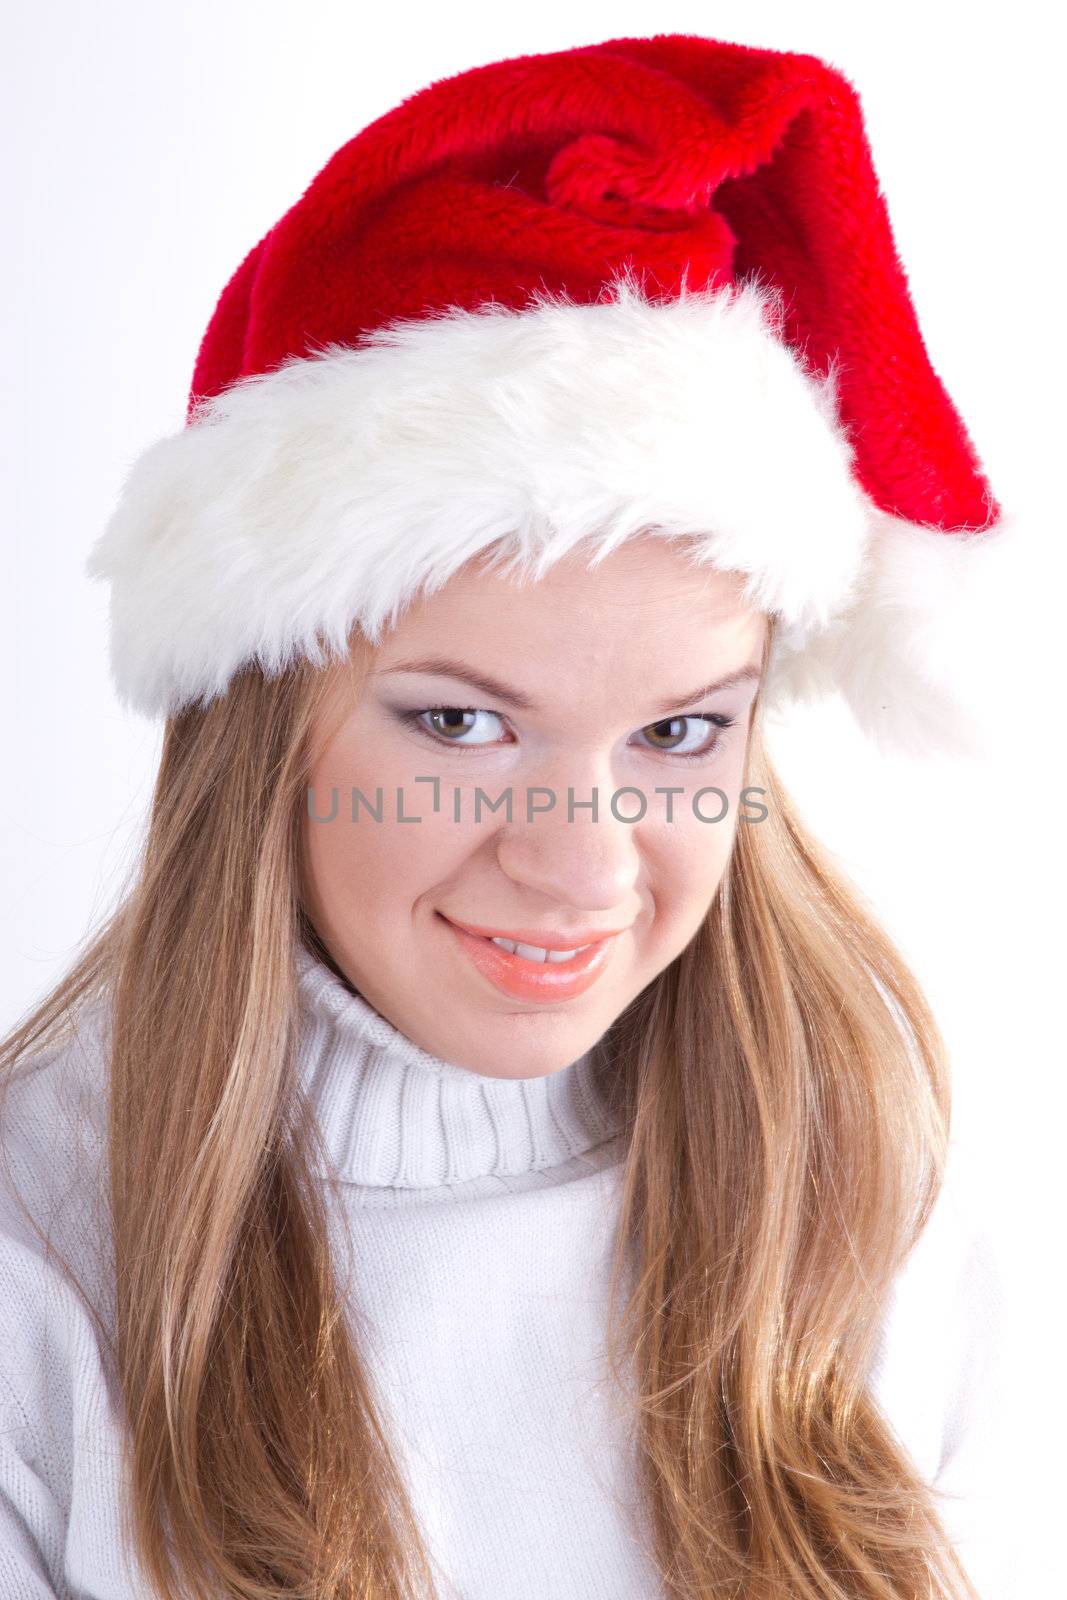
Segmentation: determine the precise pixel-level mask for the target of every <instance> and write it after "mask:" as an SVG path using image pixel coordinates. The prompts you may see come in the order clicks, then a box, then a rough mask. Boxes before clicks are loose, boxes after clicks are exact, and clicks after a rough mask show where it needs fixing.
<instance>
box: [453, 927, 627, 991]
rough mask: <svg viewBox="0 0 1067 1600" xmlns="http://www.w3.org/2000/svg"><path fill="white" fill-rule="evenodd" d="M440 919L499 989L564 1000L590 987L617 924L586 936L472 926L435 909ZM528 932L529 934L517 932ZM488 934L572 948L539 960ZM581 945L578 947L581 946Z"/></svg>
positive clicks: (552, 947)
mask: <svg viewBox="0 0 1067 1600" xmlns="http://www.w3.org/2000/svg"><path fill="white" fill-rule="evenodd" d="M438 915H439V916H441V920H442V921H443V922H445V923H446V924H447V926H448V928H449V929H450V930H451V933H452V936H453V938H454V939H455V941H456V943H457V944H458V946H459V948H460V950H462V951H463V953H464V954H465V955H466V956H467V957H468V959H469V960H470V962H471V963H472V965H473V966H474V967H475V968H476V969H477V970H478V971H479V972H480V973H481V975H482V976H483V977H484V978H487V979H488V980H489V982H490V983H491V984H493V985H494V987H495V988H497V989H499V990H500V991H501V992H502V993H503V994H507V995H511V996H512V998H514V999H516V1000H544V1001H549V1002H551V1001H558V1000H570V999H573V998H574V997H575V996H577V995H580V994H584V993H585V991H586V990H587V989H588V988H590V987H591V986H592V985H593V984H594V983H595V982H596V980H597V979H598V978H599V976H600V974H601V973H602V972H603V970H604V968H605V967H606V966H607V964H608V961H609V959H610V957H611V947H612V941H613V940H614V939H615V938H617V936H618V934H620V933H622V932H624V931H625V930H624V929H622V928H618V929H613V930H609V931H607V932H600V933H597V934H594V936H593V937H592V938H587V937H585V935H583V934H582V933H581V932H580V931H579V932H576V933H568V934H567V935H565V936H562V937H561V936H560V935H558V934H554V935H550V934H537V935H535V934H534V932H533V930H532V929H525V928H524V929H521V930H516V929H510V930H508V931H507V932H505V931H504V930H501V931H500V932H499V933H497V931H496V930H495V929H485V930H483V931H481V932H475V931H472V929H471V927H470V925H469V924H463V925H460V924H457V923H455V922H451V921H449V919H448V918H447V917H445V916H442V915H441V913H438ZM520 935H529V937H520ZM494 938H503V939H508V940H510V941H512V942H514V943H517V944H519V945H525V946H527V947H531V946H533V947H538V948H540V949H542V950H546V951H563V950H574V951H576V952H577V953H576V954H575V955H572V956H570V957H568V958H567V959H566V960H554V961H550V960H548V959H545V960H539V959H537V958H536V957H534V958H531V957H529V956H528V955H525V954H521V953H519V952H518V951H515V952H513V951H510V950H506V949H505V948H504V947H503V945H499V944H494V942H493V939H494ZM583 945H584V946H585V948H584V949H582V948H581V946H583Z"/></svg>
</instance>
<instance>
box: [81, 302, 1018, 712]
mask: <svg viewBox="0 0 1067 1600" xmlns="http://www.w3.org/2000/svg"><path fill="white" fill-rule="evenodd" d="M780 314H781V307H780V302H779V300H778V297H777V294H776V292H775V291H773V290H771V289H769V288H766V287H764V286H762V285H757V284H755V283H752V282H749V283H747V284H743V285H741V286H740V287H737V288H729V289H718V290H705V291H691V290H687V291H685V292H684V293H683V294H682V295H681V296H680V297H678V298H673V299H665V300H661V301H648V300H646V299H644V297H643V296H642V295H641V294H640V293H639V292H638V291H637V290H636V289H635V288H634V287H633V286H631V285H627V284H626V283H625V282H622V283H620V284H619V285H618V286H617V290H616V298H615V299H614V300H611V301H603V302H598V303H596V304H575V303H573V302H571V301H570V300H568V299H566V298H565V297H564V298H560V297H551V296H548V295H544V296H539V297H537V298H536V300H535V301H534V302H532V303H531V304H530V305H529V306H527V307H525V308H524V309H523V310H521V311H516V310H512V309H510V308H508V307H504V306H501V305H498V304H496V303H495V302H490V303H486V304H484V305H482V306H480V307H478V308H477V309H475V310H472V311H466V310H462V309H460V308H458V307H451V308H449V309H448V310H447V312H434V313H431V314H430V315H428V316H427V317H426V318H424V319H418V320H416V319H412V320H408V321H398V322H394V323H392V324H389V325H386V326H384V327H382V328H378V329H375V330H373V331H372V332H370V333H367V334H364V335H363V336H362V337H361V339H360V342H359V343H358V344H356V345H353V346H347V345H340V344H331V345H328V346H326V347H325V348H323V349H321V350H315V351H313V352H312V353H311V354H309V355H307V356H294V357H290V358H289V359H288V360H287V361H285V362H284V363H282V364H281V365H280V366H278V367H276V368H274V369H273V370H271V371H269V372H266V373H263V374H256V375H253V376H250V377H247V378H243V379H241V380H240V381H238V382H237V383H236V384H234V385H232V386H231V387H230V388H228V389H227V390H225V391H224V392H223V393H221V394H219V395H217V396H214V397H212V398H210V399H208V400H205V401H202V402H201V403H200V405H199V407H198V409H197V412H196V413H195V415H194V418H193V420H192V421H191V422H190V423H189V424H188V425H187V426H186V427H184V428H183V429H182V430H181V431H180V432H179V433H177V434H175V435H173V436H171V437H168V438H165V439H162V440H160V441H159V442H158V443H156V444H154V445H153V446H151V447H150V448H149V449H148V450H146V451H145V452H144V453H143V454H142V455H141V456H140V457H139V458H138V459H137V461H136V462H135V463H134V465H133V467H132V469H131V471H130V472H129V474H128V476H127V479H126V481H125V484H124V486H123V490H122V494H121V498H120V501H119V504H118V506H117V508H116V510H115V512H114V514H113V516H112V518H111V520H110V522H109V524H108V526H107V528H106V529H105V530H104V532H103V534H102V535H101V537H100V539H99V540H98V542H97V544H96V546H95V547H94V549H93V551H92V554H91V556H90V558H89V562H88V566H87V570H88V572H89V573H90V575H91V576H93V577H99V578H107V579H110V581H111V584H112V593H111V663H112V672H113V676H114V680H115V684H116V688H117V691H118V693H119V696H120V698H121V699H122V701H123V702H124V703H126V704H128V705H129V706H130V707H131V708H133V709H134V710H137V711H140V712H143V713H144V714H145V715H147V716H159V715H171V714H173V713H175V712H176V711H178V710H180V709H182V708H183V707H185V706H186V705H188V704H190V703H193V702H199V703H204V704H206V703H208V702H209V701H211V700H212V699H214V698H215V697H216V696H217V695H219V694H222V693H223V692H224V691H225V690H226V688H227V687H228V685H229V683H230V682H231V680H232V678H233V677H234V675H235V674H236V673H237V672H238V671H240V670H241V669H242V668H243V667H245V666H248V665H250V664H252V663H258V665H259V666H260V667H261V668H262V670H263V671H264V672H265V673H267V674H268V675H273V674H274V673H277V672H279V671H281V670H284V669H285V668H286V667H287V666H289V665H291V664H292V663H293V662H294V661H295V660H296V659H298V658H299V657H300V656H302V655H304V656H307V657H308V658H310V659H311V660H312V661H313V662H315V663H316V664H325V663H326V661H327V660H328V659H329V658H330V657H342V656H343V655H344V654H345V653H346V652H347V650H348V647H349V635H350V632H351V630H352V629H353V627H354V626H357V625H358V626H359V627H360V628H361V629H362V630H363V632H364V633H365V634H366V635H367V636H368V638H369V639H371V641H372V642H375V643H377V642H379V641H380V638H381V635H382V632H383V631H384V630H385V629H386V628H388V627H391V626H392V625H393V624H395V622H396V621H397V620H398V619H399V617H400V615H401V614H402V612H403V611H404V609H405V607H406V606H407V605H408V604H409V603H410V602H411V600H413V599H414V598H415V597H416V596H417V595H418V594H419V593H420V592H421V593H424V594H427V595H428V594H431V593H432V592H433V591H434V590H435V589H437V588H439V587H440V586H441V585H442V584H444V583H445V582H447V580H448V579H449V578H450V577H451V576H452V575H453V574H454V573H455V572H457V571H458V570H459V568H460V567H462V566H463V565H464V564H465V563H466V562H468V561H469V560H471V558H472V557H474V556H476V555H478V554H480V553H481V552H488V551H489V550H490V548H491V547H493V548H494V558H495V559H497V560H499V559H501V558H503V557H508V558H510V565H509V570H513V571H515V572H517V573H521V574H522V575H529V576H531V577H534V578H536V577H538V576H541V575H543V573H544V572H545V571H546V570H547V569H548V568H549V567H550V566H551V565H552V564H553V563H554V562H555V561H556V560H558V559H559V558H560V557H562V556H564V555H565V554H567V553H568V552H569V551H571V550H572V549H574V548H575V546H577V545H578V544H579V543H581V544H582V546H583V549H588V550H589V553H590V555H597V554H607V553H608V552H609V551H610V550H611V549H612V548H614V547H616V546H617V545H619V544H621V543H622V542H623V541H624V540H626V539H628V538H630V537H631V536H633V535H635V534H637V533H641V532H648V533H655V534H659V535H663V536H667V537H679V538H683V539H685V540H686V541H687V544H688V545H689V547H690V548H691V551H692V555H693V558H694V559H695V560H697V561H698V562H701V563H708V564H711V565H713V566H715V567H718V568H721V569H724V570H730V571H734V572H739V573H742V574H745V575H747V578H748V583H747V585H746V596H747V599H748V601H749V603H750V604H752V605H753V606H756V607H758V608H759V609H761V610H765V611H769V612H772V613H774V614H775V615H776V616H777V617H778V618H779V622H780V629H779V640H778V643H777V644H776V654H775V658H774V671H773V679H774V682H773V686H772V685H771V684H769V685H768V689H769V690H770V691H771V693H772V695H773V697H774V698H775V699H776V700H777V701H778V702H781V700H782V699H783V697H785V698H788V697H789V696H795V697H798V698H804V697H806V696H810V695H811V694H814V693H823V692H826V691H827V690H829V689H831V688H834V687H837V688H841V689H842V690H843V692H845V693H846V697H848V698H849V699H850V703H851V704H852V706H853V709H854V711H855V712H856V714H857V716H858V717H859V718H860V720H861V721H863V722H864V725H865V726H868V727H869V728H870V731H873V732H877V731H878V728H877V724H878V723H879V721H880V697H881V694H882V686H883V684H884V682H885V677H884V674H887V673H888V674H890V675H892V673H894V672H895V671H896V668H897V664H898V663H899V660H900V658H901V656H902V654H903V657H904V659H908V657H909V651H910V650H911V648H912V646H911V643H910V640H911V638H912V637H915V638H917V639H918V640H919V644H918V646H917V650H918V655H919V657H921V663H920V664H925V663H926V662H927V661H929V660H932V650H931V648H928V645H929V636H930V635H931V633H932V632H936V628H937V624H938V615H937V613H938V612H939V610H940V609H941V606H942V603H943V601H944V600H945V598H946V590H948V591H951V590H952V589H953V586H954V585H955V584H956V581H957V580H956V569H957V567H958V565H959V562H960V560H961V558H963V559H965V556H964V539H965V536H963V535H959V534H945V533H942V532H939V531H936V530H932V529H922V528H915V527H913V526H911V525H909V524H906V523H901V522H899V520H898V519H895V518H887V517H886V516H885V515H884V514H883V513H881V512H879V511H878V510H877V509H876V508H875V507H874V506H873V505H872V503H871V502H870V500H869V499H868V498H867V496H865V495H864V494H863V492H862V490H861V489H860V487H859V486H858V484H857V482H856V481H855V479H854V478H853V476H852V472H851V470H850V469H851V462H852V450H851V446H850V444H849V441H848V438H847V435H846V431H845V429H844V427H843V425H842V424H841V423H840V421H839V419H838V415H837V409H836V404H835V397H834V374H833V373H831V374H830V375H829V376H828V377H826V378H821V377H819V376H817V375H815V374H813V373H811V372H810V371H808V370H807V369H806V368H805V367H804V365H803V364H802V362H801V361H800V359H799V357H798V356H797V355H795V354H794V353H793V351H792V350H791V349H790V348H789V346H788V345H787V344H786V343H785V341H784V340H783V338H782V337H781V333H780V321H779V319H780ZM982 537H983V538H986V539H987V540H988V535H983V536H982ZM969 548H970V545H969V542H968V544H967V549H968V550H969ZM809 652H812V653H811V654H810V656H809V654H808V653H809ZM900 690H901V686H900V685H899V684H898V685H897V688H896V691H895V693H896V694H897V697H898V699H899V695H900ZM897 722H898V723H899V718H897Z"/></svg>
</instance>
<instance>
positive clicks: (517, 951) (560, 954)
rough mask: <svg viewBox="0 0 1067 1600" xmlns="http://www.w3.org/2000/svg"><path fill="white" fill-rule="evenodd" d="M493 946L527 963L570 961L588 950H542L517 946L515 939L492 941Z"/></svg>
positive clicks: (530, 946)
mask: <svg viewBox="0 0 1067 1600" xmlns="http://www.w3.org/2000/svg"><path fill="white" fill-rule="evenodd" d="M490 943H491V944H498V945H499V946H500V948H501V949H502V950H507V951H509V952H510V954H511V955H513V956H522V957H524V959H525V960H527V961H570V960H571V959H572V958H573V957H574V956H576V955H578V954H579V953H580V952H581V951H582V950H588V949H589V946H588V945H587V944H583V945H579V946H578V949H577V950H542V949H541V948H540V946H539V945H536V944H516V943H515V941H514V940H513V939H491V940H490Z"/></svg>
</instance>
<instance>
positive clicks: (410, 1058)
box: [297, 943, 620, 1189]
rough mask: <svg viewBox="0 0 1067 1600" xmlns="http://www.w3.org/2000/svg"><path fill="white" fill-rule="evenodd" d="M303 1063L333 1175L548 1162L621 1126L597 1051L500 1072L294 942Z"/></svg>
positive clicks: (476, 1175) (522, 1167)
mask: <svg viewBox="0 0 1067 1600" xmlns="http://www.w3.org/2000/svg"><path fill="white" fill-rule="evenodd" d="M297 981H298V991H299V1005H300V1046H299V1048H300V1066H301V1078H302V1082H303V1085H304V1088H305V1090H306V1092H307V1093H308V1095H309V1096H310V1098H311V1100H312V1103H313V1105H314V1107H315V1109H316V1112H317V1115H318V1121H319V1126H320V1129H321V1132H322V1135H323V1139H324V1141H325V1143H326V1147H327V1150H328V1152H329V1155H330V1160H331V1163H332V1166H333V1168H334V1171H335V1173H336V1175H337V1176H338V1177H339V1178H341V1179H342V1180H343V1181H344V1182H347V1183H353V1184H361V1185H366V1186H369V1187H374V1188H386V1189H418V1188H434V1187H439V1186H442V1185H449V1184H457V1183H466V1182H470V1181H472V1180H476V1179H480V1178H481V1179H484V1178H493V1177H496V1178H516V1177H520V1176H522V1175H524V1174H528V1173H534V1172H540V1171H545V1170H546V1169H548V1168H551V1167H555V1166H559V1165H561V1164H562V1163H563V1162H565V1161H568V1160H571V1159H572V1158H574V1157H575V1156H580V1155H584V1154H585V1153H586V1152H587V1151H590V1150H592V1149H594V1148H595V1147H596V1146H598V1145H602V1144H604V1143H605V1141H607V1140H608V1139H611V1138H612V1137H613V1136H615V1135H617V1134H618V1132H619V1129H620V1124H619V1122H618V1119H617V1116H616V1114H615V1113H614V1112H613V1111H612V1110H611V1108H610V1107H609V1106H608V1104H607V1102H606V1100H605V1098H604V1096H603V1093H602V1091H601V1090H600V1089H599V1088H598V1085H597V1081H596V1077H595V1073H594V1068H593V1051H588V1052H587V1053H586V1054H585V1055H583V1056H581V1057H580V1058H579V1059H578V1060H577V1061H574V1062H572V1063H571V1064H570V1065H569V1066H566V1067H564V1068H562V1069H561V1070H560V1071H558V1072H552V1073H548V1074H547V1075H545V1076H543V1077H536V1078H495V1077H489V1076H487V1075H486V1074H485V1073H479V1072H473V1071H471V1070H470V1069H469V1068H467V1067H461V1066H457V1065H455V1064H453V1063H452V1062H449V1061H444V1060H440V1059H439V1058H438V1057H436V1056H434V1055H430V1054H428V1053H427V1052H426V1051H425V1050H422V1049H420V1048H419V1046H418V1045H416V1044H414V1043H413V1042H412V1041H411V1040H410V1039H408V1038H407V1037H406V1035H404V1034H403V1033H401V1032H400V1031H399V1030H398V1029H397V1028H395V1027H394V1026H393V1025H392V1023H390V1022H388V1021H387V1020H386V1019H385V1018H384V1017H383V1016H381V1014H380V1013H379V1012H377V1011H375V1010H374V1008H373V1007H372V1006H370V1005H369V1004H368V1003H367V1002H366V1001H365V1000H364V999H363V998H362V997H361V996H360V995H358V994H356V993H355V992H354V991H353V990H352V989H351V988H350V987H349V986H348V985H347V984H346V983H344V982H343V981H342V980H341V979H340V978H339V977H338V976H337V975H336V973H334V972H333V971H332V970H331V968H330V967H328V966H326V965H325V963H324V962H322V961H321V960H320V959H319V958H318V956H316V955H315V954H314V953H313V952H312V951H311V950H310V949H308V947H307V946H306V945H305V944H303V943H300V944H298V946H297Z"/></svg>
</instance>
